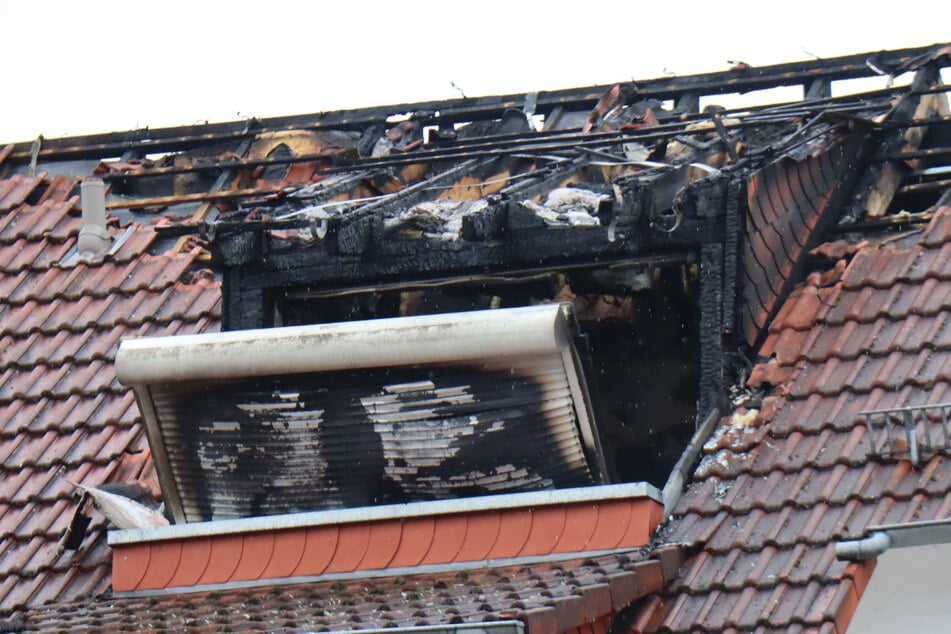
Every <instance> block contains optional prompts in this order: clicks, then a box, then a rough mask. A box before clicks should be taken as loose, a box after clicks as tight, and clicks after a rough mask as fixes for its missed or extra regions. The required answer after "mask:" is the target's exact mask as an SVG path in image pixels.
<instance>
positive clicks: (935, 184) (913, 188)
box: [898, 178, 951, 194]
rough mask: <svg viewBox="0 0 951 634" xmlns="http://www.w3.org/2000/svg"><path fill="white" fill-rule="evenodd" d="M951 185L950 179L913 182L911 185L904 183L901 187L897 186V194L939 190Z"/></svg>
mask: <svg viewBox="0 0 951 634" xmlns="http://www.w3.org/2000/svg"><path fill="white" fill-rule="evenodd" d="M948 187H951V179H948V178H946V179H942V180H937V181H928V182H925V183H914V184H912V185H904V186H903V187H899V188H898V193H899V194H912V193H918V192H930V191H940V190H942V189H946V188H948Z"/></svg>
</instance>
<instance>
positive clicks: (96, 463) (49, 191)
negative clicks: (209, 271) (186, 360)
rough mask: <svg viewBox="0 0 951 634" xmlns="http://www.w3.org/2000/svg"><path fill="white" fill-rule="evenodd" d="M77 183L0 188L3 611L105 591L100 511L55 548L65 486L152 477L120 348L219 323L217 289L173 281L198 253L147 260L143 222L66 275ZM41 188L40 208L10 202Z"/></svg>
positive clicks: (67, 496)
mask: <svg viewBox="0 0 951 634" xmlns="http://www.w3.org/2000/svg"><path fill="white" fill-rule="evenodd" d="M74 184H75V181H74V179H71V178H61V177H57V178H54V179H53V180H52V181H44V179H43V178H42V177H38V178H36V179H29V178H24V177H18V176H14V177H12V178H8V179H6V180H0V199H2V202H0V206H4V208H5V209H7V211H6V212H5V213H2V214H0V337H2V339H0V403H2V405H0V457H2V462H0V465H2V466H0V477H2V480H3V488H2V491H0V533H3V534H4V535H5V536H7V537H8V538H7V539H5V540H4V541H3V543H2V545H0V578H2V579H3V582H0V608H2V609H9V608H10V607H13V606H17V605H24V604H29V603H37V602H44V601H53V600H68V599H71V598H75V597H82V596H88V595H89V594H90V593H101V592H103V591H104V590H106V589H107V588H108V587H109V585H110V566H109V559H110V555H111V552H110V550H109V549H108V546H107V545H106V544H105V526H104V519H103V518H102V517H101V516H100V515H99V514H98V512H96V511H90V513H91V515H92V518H93V521H92V524H91V525H90V527H89V529H88V531H89V532H88V534H87V536H86V538H85V540H84V542H83V546H82V547H81V548H80V550H79V551H77V552H76V553H72V552H71V551H63V550H62V549H61V548H60V541H61V539H62V536H63V534H64V533H65V531H66V529H67V528H68V526H69V523H70V521H71V519H72V516H73V513H74V512H75V511H76V508H77V502H78V499H79V498H78V496H77V495H76V491H75V489H74V487H73V486H72V485H70V484H69V483H68V480H72V481H74V482H79V483H83V484H87V485H98V484H101V483H103V482H107V481H110V480H111V479H112V478H120V479H124V478H129V477H132V478H135V477H143V478H149V477H151V478H154V471H153V470H151V469H145V468H144V467H145V463H146V462H148V455H149V454H148V452H147V444H146V442H145V437H144V434H143V432H142V429H141V428H140V427H139V426H137V425H136V424H135V423H136V421H137V418H138V411H137V409H136V407H135V402H134V398H133V397H132V394H131V392H128V391H126V390H125V389H124V388H123V387H121V386H120V385H119V384H118V383H117V382H116V381H115V376H114V371H113V369H112V360H113V358H114V356H115V351H116V348H117V346H118V342H119V339H120V338H121V337H123V336H143V335H148V334H171V333H175V332H195V331H199V330H210V329H215V328H217V320H218V318H219V314H220V308H219V302H220V292H219V289H218V286H217V285H216V284H214V283H213V282H210V281H208V280H203V281H201V282H199V283H197V284H195V285H191V284H184V283H182V281H183V280H184V278H185V277H186V275H187V271H189V270H190V269H191V268H192V267H193V266H194V263H195V258H196V256H197V254H198V251H192V252H189V253H183V254H178V253H168V254H159V255H154V256H153V255H148V254H147V253H146V252H145V251H146V249H148V248H149V247H150V245H151V244H152V242H153V241H154V236H155V232H154V231H153V230H152V228H151V227H144V226H141V225H132V226H131V231H129V232H128V235H126V230H127V229H128V228H129V227H127V226H123V227H115V226H114V227H111V229H110V232H111V233H112V235H113V237H114V238H115V239H119V238H120V237H124V238H125V240H124V242H123V243H122V244H121V245H120V246H119V247H118V248H117V250H116V252H115V253H114V254H112V255H110V256H107V257H106V259H105V260H104V261H103V262H102V263H99V264H84V263H76V264H72V265H69V266H64V265H65V264H66V262H64V258H65V257H66V256H67V255H68V254H70V253H71V250H72V248H73V245H74V243H75V236H76V234H77V233H78V230H79V226H80V223H81V221H80V219H79V218H78V217H77V216H76V215H74V214H73V213H71V211H72V210H73V209H74V207H75V205H76V202H77V199H76V198H75V197H74V198H69V194H70V193H71V191H72V189H73V187H74ZM44 185H45V186H46V190H45V192H44V193H43V195H42V196H40V197H39V198H40V200H39V202H37V203H36V204H35V205H33V206H31V205H22V204H21V203H23V202H24V201H25V200H26V199H27V197H28V196H29V195H30V194H31V192H32V191H34V190H36V189H37V188H39V187H41V186H44ZM204 295H207V298H204V299H203V298H202V296H204ZM133 314H135V317H132V315H133Z"/></svg>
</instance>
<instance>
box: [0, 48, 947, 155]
mask: <svg viewBox="0 0 951 634" xmlns="http://www.w3.org/2000/svg"><path fill="white" fill-rule="evenodd" d="M941 46H942V44H940V43H936V44H932V45H929V46H921V47H913V48H905V49H898V50H891V51H870V52H866V53H859V54H855V55H846V56H842V57H831V58H826V59H815V60H804V61H798V62H787V63H782V64H773V65H769V66H759V67H752V68H749V69H746V70H729V71H720V72H712V73H701V74H697V75H685V76H683V77H661V78H656V79H647V80H642V81H637V82H631V85H632V86H633V87H634V88H635V89H636V91H637V96H638V97H639V98H642V99H646V98H656V99H669V98H673V97H676V96H678V95H680V94H683V93H695V94H698V95H707V94H709V95H713V94H724V93H736V92H739V93H742V92H749V91H753V90H760V89H763V88H771V87H775V86H791V85H801V84H804V83H807V82H813V81H816V80H829V81H834V80H842V79H854V78H858V77H868V76H874V75H877V74H878V73H876V72H875V71H874V70H873V69H872V68H870V67H869V66H868V64H867V62H868V60H869V58H870V57H873V56H874V57H876V58H877V63H878V66H879V67H881V68H886V69H892V68H902V67H904V66H906V65H909V64H914V63H916V62H919V61H921V60H922V58H924V57H925V56H927V55H928V54H929V53H931V52H933V51H935V50H936V49H938V48H940V47H941ZM612 85H613V84H604V85H597V86H588V87H584V88H571V89H565V90H545V91H538V92H537V93H514V94H507V95H492V96H486V97H469V98H462V99H447V100H439V101H425V102H416V103H405V104H392V105H386V106H372V107H366V108H352V109H344V110H337V111H330V112H318V113H311V114H299V115H290V116H282V117H267V118H261V119H249V120H241V121H228V122H221V123H211V124H202V125H186V126H172V127H167V128H155V129H151V130H150V129H147V128H146V129H140V130H129V131H124V132H110V133H106V134H90V135H77V136H72V137H62V138H58V139H44V140H43V146H42V149H40V150H39V152H38V157H39V158H40V159H42V160H51V159H59V158H65V157H70V156H78V155H83V156H85V155H90V156H92V155H95V156H110V155H115V156H118V155H120V154H122V153H123V152H124V151H126V150H128V149H130V148H132V147H136V148H140V149H143V150H145V151H152V152H159V151H165V150H168V149H171V148H174V149H181V148H182V147H183V144H188V143H193V144H194V145H204V144H207V143H208V142H209V140H212V139H214V138H219V137H221V138H224V137H227V138H232V139H234V138H246V137H251V136H254V135H255V134H257V133H259V132H261V131H262V130H280V129H290V128H300V127H307V128H312V129H346V128H354V129H357V128H360V127H362V126H365V125H367V124H369V123H373V122H377V121H380V120H385V119H386V118H387V117H390V116H394V115H402V114H405V113H416V114H417V116H419V115H421V114H424V113H426V114H427V117H423V119H424V121H425V122H429V121H430V120H431V121H433V122H436V121H438V122H446V123H452V122H461V121H467V120H474V119H480V118H495V117H497V116H499V115H500V114H501V113H502V112H504V111H505V110H507V109H511V108H521V107H522V106H523V104H525V103H526V100H527V99H529V98H530V97H531V96H532V95H535V97H534V99H535V112H536V113H538V114H548V113H550V112H551V111H552V110H553V109H555V108H557V107H559V106H562V107H567V106H572V107H573V106H579V107H582V108H584V107H592V106H593V105H594V104H596V103H597V102H598V100H599V99H600V98H601V97H602V96H603V94H604V93H605V91H607V90H608V89H610V88H611V87H612ZM32 144H33V141H32V140H31V141H22V142H19V143H15V144H14V150H13V153H12V154H11V155H10V156H9V158H8V160H10V161H14V162H29V161H30V159H31V152H30V151H31V147H32Z"/></svg>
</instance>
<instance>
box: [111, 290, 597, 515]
mask: <svg viewBox="0 0 951 634" xmlns="http://www.w3.org/2000/svg"><path fill="white" fill-rule="evenodd" d="M575 334H576V333H575V332H574V323H573V320H572V319H571V317H570V311H569V309H568V307H567V306H564V305H547V306H538V307H530V308H520V309H505V310H495V311H477V312H470V313H454V314H445V315H433V316H425V317H407V318H397V319H382V320H374V321H367V322H350V323H341V324H325V325H317V326H302V327H293V328H274V329H268V330H258V331H243V332H241V331H237V332H230V333H221V334H213V335H195V336H187V337H167V338H156V339H140V340H130V341H127V342H124V343H123V345H122V348H121V350H120V354H119V360H118V362H117V363H118V368H119V374H120V378H121V379H122V380H123V381H124V382H126V383H128V384H131V385H133V387H134V388H135V391H136V395H137V398H138V401H139V404H140V408H141V409H142V413H143V417H144V418H145V420H146V424H147V428H148V431H149V441H150V443H151V445H152V449H153V454H154V456H155V460H156V465H157V468H158V471H159V477H160V480H161V483H162V488H163V493H164V495H165V498H166V502H167V503H168V504H169V507H170V508H171V509H172V512H173V515H174V516H175V519H176V521H179V522H182V521H186V522H192V521H203V520H211V519H225V518H240V517H251V516H260V515H274V514H282V513H293V512H300V511H310V510H318V509H326V508H340V507H358V506H368V505H376V504H388V503H400V502H407V501H414V500H433V499H450V498H456V497H464V496H472V495H486V494H493V493H501V492H506V491H527V490H538V489H551V488H563V487H572V486H583V485H586V484H593V483H598V482H603V481H604V478H603V475H602V474H603V473H604V468H603V458H602V455H601V450H600V446H599V443H598V440H597V433H596V429H595V426H594V421H593V417H592V413H591V407H590V403H589V398H588V394H587V389H586V387H585V380H584V376H583V373H582V372H581V367H580V366H581V364H579V363H578V360H577V354H576V351H575V348H574V345H573V339H574V335H575Z"/></svg>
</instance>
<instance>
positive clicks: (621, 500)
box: [109, 483, 664, 592]
mask: <svg viewBox="0 0 951 634" xmlns="http://www.w3.org/2000/svg"><path fill="white" fill-rule="evenodd" d="M661 500H662V497H661V494H660V492H659V491H658V490H657V489H656V488H655V487H653V486H651V485H650V484H645V483H635V484H615V485H605V486H593V487H583V488H576V489H562V490H558V491H538V492H529V493H512V494H505V495H494V496H485V497H475V498H465V499H459V500H440V501H435V502H414V503H410V504H397V505H391V506H376V507H364V508H357V509H343V510H331V511H315V512H309V513H295V514H289V515H273V516H268V517H256V518H249V519H238V520H221V521H214V522H200V523H193V524H179V525H173V526H163V527H160V528H148V529H134V530H122V531H112V532H110V533H109V545H110V546H111V547H112V551H113V554H112V562H113V563H112V566H113V567H112V586H113V589H114V590H115V591H116V592H138V591H156V590H163V589H170V588H178V589H184V588H188V587H193V588H194V589H196V590H197V589H203V590H204V589H208V588H209V587H216V586H223V585H227V586H229V587H230V586H233V585H241V586H245V585H259V584H265V583H266V584H273V583H277V582H281V581H285V580H286V581H287V582H299V581H306V580H309V579H313V578H317V577H319V578H334V577H336V578H345V577H352V576H360V577H370V576H385V575H398V574H409V573H422V572H437V571H440V570H446V569H451V570H462V569H466V568H478V567H485V566H499V565H512V564H518V563H531V562H533V561H534V562H537V561H541V560H545V561H552V560H557V559H570V558H575V557H577V556H579V555H582V556H595V555H600V554H606V553H608V552H612V551H619V550H629V549H631V548H636V547H639V546H644V545H646V544H647V543H648V540H649V539H650V535H651V533H652V532H653V531H654V529H655V528H656V527H657V525H658V524H660V522H661V519H662V518H663V510H664V508H663V504H662V502H661Z"/></svg>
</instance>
